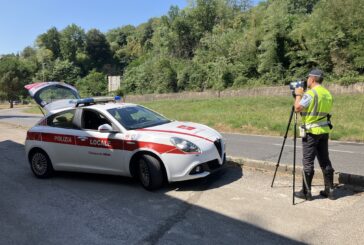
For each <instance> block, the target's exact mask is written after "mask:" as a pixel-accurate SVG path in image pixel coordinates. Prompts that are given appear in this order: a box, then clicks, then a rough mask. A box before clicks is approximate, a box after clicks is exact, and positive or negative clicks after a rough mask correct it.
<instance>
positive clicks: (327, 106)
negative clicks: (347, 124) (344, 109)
mask: <svg viewBox="0 0 364 245" xmlns="http://www.w3.org/2000/svg"><path fill="white" fill-rule="evenodd" d="M306 94H309V95H310V96H311V97H312V98H313V99H312V100H311V103H310V105H309V106H308V108H306V109H304V110H303V111H302V112H301V116H302V123H303V125H304V126H305V128H306V132H307V133H311V134H327V133H330V127H329V125H328V118H327V116H328V115H329V113H330V111H331V108H332V95H331V93H330V92H329V91H328V90H327V89H326V88H324V87H322V86H321V85H318V86H316V87H314V88H313V89H310V90H308V91H307V92H306Z"/></svg>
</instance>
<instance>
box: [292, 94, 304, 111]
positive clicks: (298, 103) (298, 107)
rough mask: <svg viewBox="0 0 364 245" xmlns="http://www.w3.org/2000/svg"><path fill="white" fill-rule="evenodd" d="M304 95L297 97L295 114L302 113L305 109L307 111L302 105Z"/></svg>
mask: <svg viewBox="0 0 364 245" xmlns="http://www.w3.org/2000/svg"><path fill="white" fill-rule="evenodd" d="M301 99H302V95H296V99H295V102H294V109H295V112H301V111H302V110H303V109H305V108H304V107H303V106H302V105H301V104H300V102H301Z"/></svg>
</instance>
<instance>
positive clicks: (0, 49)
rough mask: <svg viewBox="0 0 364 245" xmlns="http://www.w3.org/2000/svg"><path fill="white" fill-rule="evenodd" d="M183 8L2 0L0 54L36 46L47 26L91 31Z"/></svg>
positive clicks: (110, 0)
mask: <svg viewBox="0 0 364 245" xmlns="http://www.w3.org/2000/svg"><path fill="white" fill-rule="evenodd" d="M257 1H258V0H255V1H253V2H257ZM171 5H177V6H178V7H179V8H180V9H183V8H185V7H186V6H187V5H188V1H187V0H0V13H1V14H0V55H1V54H10V53H18V52H21V51H22V50H23V49H24V48H25V47H26V46H33V45H34V42H35V39H36V38H37V36H39V35H40V34H42V33H45V32H46V31H47V30H48V29H50V28H52V27H56V28H57V29H58V30H62V29H63V28H65V27H66V26H68V25H70V24H76V25H78V26H80V27H81V28H83V29H85V31H88V30H89V29H92V28H96V29H99V30H100V31H102V32H104V33H105V32H107V31H108V30H110V29H114V28H117V27H120V26H123V25H129V24H131V25H139V24H141V23H143V22H146V21H148V20H149V19H150V18H153V17H160V16H162V15H164V14H167V13H168V10H169V8H170V6H171Z"/></svg>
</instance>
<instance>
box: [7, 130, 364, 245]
mask: <svg viewBox="0 0 364 245" xmlns="http://www.w3.org/2000/svg"><path fill="white" fill-rule="evenodd" d="M0 132H1V133H0V214H1V215H0V244H272V243H277V244H296V243H297V244H298V243H310V244H344V243H345V244H363V243H364V237H363V235H362V234H364V227H363V225H362V220H363V218H364V196H363V195H362V193H361V192H355V191H353V190H352V189H349V188H347V187H345V186H341V187H340V188H339V189H338V190H337V193H336V194H337V197H338V199H337V200H335V201H330V200H326V199H321V198H319V197H318V192H319V190H320V189H321V188H322V186H321V184H322V183H320V182H317V183H314V184H315V186H314V190H313V192H314V195H315V200H314V201H312V202H305V201H301V200H297V201H299V202H298V203H297V204H296V205H295V206H293V205H292V196H291V192H292V189H291V184H292V180H291V176H286V175H279V176H277V179H276V182H275V188H273V189H272V188H270V183H271V179H272V173H270V172H259V171H256V170H254V169H242V168H241V167H240V166H238V165H228V166H227V167H226V168H225V169H223V170H222V171H220V172H218V173H216V174H215V175H212V176H210V177H208V178H205V179H202V180H197V181H188V182H181V183H173V184H169V185H166V186H165V187H163V188H162V189H161V190H159V191H156V192H148V191H145V190H144V189H143V188H142V187H141V186H140V185H139V184H138V183H137V182H135V181H134V180H132V179H129V178H123V177H115V176H104V175H91V174H76V173H59V174H57V175H56V176H55V177H53V178H51V179H46V180H40V179H36V178H35V177H33V175H32V174H31V172H30V169H29V166H28V164H27V162H26V159H25V156H24V146H23V143H24V137H25V130H24V129H22V128H16V127H14V126H12V125H8V124H0ZM297 188H299V187H297Z"/></svg>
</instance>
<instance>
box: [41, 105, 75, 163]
mask: <svg viewBox="0 0 364 245" xmlns="http://www.w3.org/2000/svg"><path fill="white" fill-rule="evenodd" d="M74 115H75V109H70V110H64V111H62V112H59V113H55V114H53V115H51V116H49V117H47V119H46V121H45V123H44V124H43V125H40V126H39V127H42V130H41V131H42V133H41V139H42V147H43V148H44V150H45V151H46V152H47V153H48V154H49V156H50V158H51V161H52V164H53V166H54V168H55V169H56V170H69V168H73V167H72V166H73V165H74V164H75V163H76V162H77V157H76V156H77V154H76V153H77V147H76V137H77V135H78V133H79V132H80V131H81V130H80V129H79V128H77V126H76V125H75V124H74V123H73V119H74Z"/></svg>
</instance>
